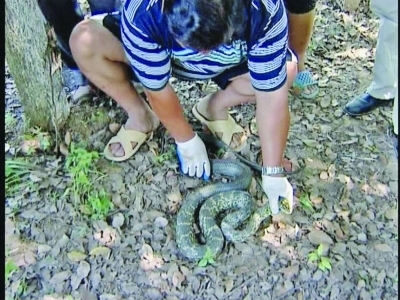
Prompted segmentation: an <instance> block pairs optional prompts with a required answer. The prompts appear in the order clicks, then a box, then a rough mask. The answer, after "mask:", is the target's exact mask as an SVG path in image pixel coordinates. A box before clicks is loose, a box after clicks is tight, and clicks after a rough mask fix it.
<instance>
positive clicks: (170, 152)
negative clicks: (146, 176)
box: [154, 145, 176, 165]
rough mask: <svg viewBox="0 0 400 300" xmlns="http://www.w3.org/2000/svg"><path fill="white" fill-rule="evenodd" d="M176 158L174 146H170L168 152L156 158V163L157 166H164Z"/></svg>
mask: <svg viewBox="0 0 400 300" xmlns="http://www.w3.org/2000/svg"><path fill="white" fill-rule="evenodd" d="M175 157H176V151H175V148H174V146H172V145H170V146H169V148H168V150H167V151H166V152H164V153H162V154H160V155H156V156H155V157H154V162H155V163H156V164H157V165H162V164H163V163H164V162H166V161H169V160H172V159H174V158H175Z"/></svg>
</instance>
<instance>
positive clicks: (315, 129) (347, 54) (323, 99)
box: [5, 1, 398, 300]
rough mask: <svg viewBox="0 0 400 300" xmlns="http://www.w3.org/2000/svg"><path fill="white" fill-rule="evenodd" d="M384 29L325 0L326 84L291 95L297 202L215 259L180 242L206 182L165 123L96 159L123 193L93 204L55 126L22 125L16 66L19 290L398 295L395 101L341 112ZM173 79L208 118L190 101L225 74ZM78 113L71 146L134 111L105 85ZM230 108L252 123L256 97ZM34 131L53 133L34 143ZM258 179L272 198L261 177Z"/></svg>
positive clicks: (108, 182)
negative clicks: (195, 195) (131, 145)
mask: <svg viewBox="0 0 400 300" xmlns="http://www.w3.org/2000/svg"><path fill="white" fill-rule="evenodd" d="M377 29H378V19H377V18H376V17H375V16H374V15H372V14H371V13H370V12H369V10H368V8H367V6H366V3H364V2H362V7H361V8H360V9H358V10H357V11H356V12H355V13H352V14H350V13H347V12H344V11H343V10H342V9H341V7H339V6H338V5H337V4H336V2H335V4H332V2H328V1H321V2H320V3H319V4H318V6H317V18H316V23H315V33H314V36H313V38H312V42H311V45H310V49H309V57H308V68H309V69H311V70H312V71H313V73H314V74H316V76H318V81H319V87H320V94H319V96H318V97H317V99H315V100H304V99H299V98H296V97H294V96H291V97H290V106H291V128H290V134H289V140H288V146H287V150H286V155H287V156H288V157H289V158H290V159H291V160H292V161H294V162H296V163H298V164H299V165H304V166H305V169H304V171H303V172H302V173H300V174H298V175H295V176H293V177H292V178H291V179H290V180H291V182H292V183H293V185H295V186H296V196H297V206H296V208H295V211H294V212H293V214H292V215H277V216H275V217H274V218H272V219H269V220H267V222H265V223H264V224H263V225H262V227H261V228H260V230H259V232H258V233H257V235H256V236H254V237H252V238H250V239H248V240H247V241H246V242H244V243H237V244H232V243H228V244H226V245H225V248H224V250H223V252H222V253H221V254H220V255H219V256H218V257H217V258H216V263H215V265H208V266H206V267H199V266H198V265H197V263H195V262H188V261H187V260H186V259H185V258H184V257H182V255H181V254H180V253H179V251H178V249H177V246H176V243H175V232H174V226H175V220H176V212H177V210H178V209H179V206H180V203H181V202H182V201H184V200H185V197H186V195H187V194H188V193H189V192H190V191H192V190H193V189H194V188H196V187H197V186H200V185H202V184H203V182H201V181H200V180H197V179H190V178H187V177H185V176H183V175H181V174H180V173H179V172H178V169H177V162H176V158H175V155H174V153H173V150H172V148H171V145H173V140H172V139H171V137H170V135H169V134H168V133H167V132H166V131H165V129H164V128H162V127H160V128H159V129H158V130H157V131H156V134H155V136H154V137H153V139H152V140H151V141H149V142H147V143H146V144H145V145H144V146H142V148H141V149H140V151H139V152H138V153H137V154H136V155H135V156H134V157H133V158H131V159H129V160H128V161H126V162H122V163H111V162H109V161H107V160H105V159H104V158H102V157H101V155H100V158H99V159H97V160H95V161H96V162H95V164H93V165H90V168H91V170H90V171H94V170H97V171H98V172H101V173H102V174H104V176H103V177H102V176H99V175H91V176H97V177H90V180H92V181H91V182H90V184H91V185H90V188H91V191H101V189H104V191H105V192H106V196H105V197H108V198H109V199H111V200H110V201H112V207H111V209H110V210H109V211H107V213H106V214H105V215H103V216H101V215H100V217H93V215H92V217H89V216H88V213H87V212H86V213H85V209H84V208H85V207H84V206H82V205H80V202H79V201H81V200H82V198H80V197H83V188H82V189H81V190H79V188H77V191H78V197H74V196H73V193H72V192H71V191H72V190H73V189H74V187H76V186H77V185H76V182H74V178H77V177H73V176H72V175H71V172H67V168H66V166H65V157H64V156H63V155H60V154H55V153H53V151H52V150H53V147H54V145H53V144H52V142H53V141H52V138H51V137H49V136H48V135H46V133H42V132H40V131H38V130H34V129H32V128H25V127H24V122H23V112H22V108H21V105H20V103H19V100H18V95H17V92H16V89H15V86H14V84H13V81H12V78H11V75H10V74H9V72H8V70H7V69H6V73H5V79H6V90H5V95H6V97H5V102H6V159H8V160H17V159H20V160H21V159H22V160H24V161H28V162H29V163H31V164H32V165H33V166H31V167H29V168H28V167H26V168H27V170H28V171H27V172H26V173H24V175H21V180H20V181H19V182H18V184H19V185H18V186H17V192H15V191H14V192H13V193H11V192H9V193H7V194H6V198H5V203H6V206H5V225H6V228H5V237H6V239H5V241H6V245H5V247H6V257H5V260H6V297H7V299H46V300H50V299H84V300H91V299H101V300H112V299H113V300H114V299H168V300H174V299H245V300H250V299H288V300H289V299H297V300H300V299H365V300H367V299H397V297H398V254H397V253H398V208H397V197H398V171H397V170H398V161H397V159H396V157H395V155H394V151H393V148H392V143H391V140H390V138H389V136H388V129H389V128H390V126H391V125H390V122H391V111H392V108H391V107H383V108H380V109H378V110H376V111H374V112H373V113H371V114H370V115H367V116H363V117H360V118H350V117H348V116H346V115H344V114H343V112H342V109H343V106H344V105H345V104H346V102H347V101H349V100H350V99H351V98H352V97H354V96H355V95H357V94H359V93H362V92H364V90H365V88H366V87H367V86H368V84H369V82H370V81H371V70H372V66H373V57H374V50H375V41H376V36H377ZM173 84H174V87H175V88H176V90H177V91H178V93H179V95H180V98H181V99H182V103H183V105H184V108H185V111H186V113H187V116H188V117H189V119H190V121H191V123H192V124H193V125H194V126H195V128H196V129H199V130H200V125H199V124H198V122H197V121H195V119H194V118H193V115H192V114H191V113H190V109H191V107H192V105H193V104H194V103H195V101H196V100H197V99H199V97H202V96H203V95H205V94H208V93H210V92H212V91H213V90H215V89H216V86H215V85H213V84H211V83H207V82H180V81H174V82H173ZM72 115H73V118H71V121H70V122H69V125H68V128H66V129H67V130H68V133H67V130H66V131H65V132H63V134H65V135H66V137H65V145H63V146H62V147H61V148H62V149H61V152H62V153H64V154H65V153H66V149H67V146H69V151H70V153H71V152H72V151H73V150H72V148H71V141H72V143H75V144H76V145H79V147H81V148H86V149H87V150H88V151H89V150H90V151H98V152H99V153H101V152H102V150H103V148H104V146H105V143H106V142H107V141H108V139H109V138H110V137H111V136H112V135H113V133H112V132H111V131H115V127H116V126H117V125H116V124H114V123H117V124H123V122H124V121H125V116H124V115H123V114H122V112H121V110H120V109H119V108H117V107H116V106H115V105H114V104H110V101H108V100H107V101H106V100H104V98H103V97H98V98H96V99H94V101H93V102H90V103H82V104H80V105H79V106H75V107H74V108H73V111H72ZM232 115H233V116H234V117H235V119H236V120H237V121H238V122H239V123H240V124H241V125H242V126H244V127H245V128H247V129H248V131H249V133H251V132H252V130H251V120H252V119H253V118H254V107H253V106H250V105H244V106H241V107H236V108H234V109H233V110H232ZM110 124H111V126H110ZM35 139H36V140H39V144H40V145H41V146H43V145H45V146H46V145H47V144H46V143H44V142H43V141H48V142H49V143H50V144H51V145H52V146H51V147H42V148H44V150H36V151H35V150H32V149H34V148H35V143H34V142H32V140H35ZM29 141H31V142H29ZM21 143H22V146H21ZM27 143H28V146H27ZM32 145H33V146H32ZM76 147H78V146H76ZM7 148H8V149H7ZM27 149H28V150H27ZM29 149H31V150H29ZM259 151H260V147H259V142H258V139H257V137H256V136H255V135H254V134H253V135H251V136H250V143H249V146H248V148H246V149H244V151H243V152H242V154H243V155H245V156H247V157H249V158H250V159H252V160H254V161H255V160H256V156H257V154H258V153H259ZM87 153H89V152H87ZM84 155H86V154H84ZM210 155H212V154H210ZM82 157H83V156H80V159H83V158H82ZM85 157H87V156H85ZM91 174H92V173H91ZM93 174H95V173H93ZM22 176H23V177H22ZM93 178H96V180H94V179H93ZM250 192H251V193H252V194H253V195H254V198H255V201H257V202H258V203H259V204H265V203H266V198H265V196H263V195H262V193H261V191H260V189H259V187H258V186H257V185H256V184H253V185H252V187H251V189H250ZM79 195H80V196H79ZM320 244H322V253H320V257H323V258H327V259H328V260H329V261H330V265H331V269H330V270H324V271H322V270H321V269H320V268H319V267H318V260H317V261H315V262H309V254H310V253H312V252H314V251H316V249H317V248H318V246H319V245H320Z"/></svg>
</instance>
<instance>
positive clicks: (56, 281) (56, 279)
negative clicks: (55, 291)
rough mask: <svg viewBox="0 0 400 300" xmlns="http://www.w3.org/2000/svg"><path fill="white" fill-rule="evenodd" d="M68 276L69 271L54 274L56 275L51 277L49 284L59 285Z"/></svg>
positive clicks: (69, 274)
mask: <svg viewBox="0 0 400 300" xmlns="http://www.w3.org/2000/svg"><path fill="white" fill-rule="evenodd" d="M70 276H71V272H70V271H62V272H59V273H56V274H54V276H53V277H51V279H50V283H51V284H52V285H57V284H60V283H62V282H64V281H65V280H67V279H68V278H69V277H70Z"/></svg>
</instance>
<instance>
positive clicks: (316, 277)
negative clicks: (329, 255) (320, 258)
mask: <svg viewBox="0 0 400 300" xmlns="http://www.w3.org/2000/svg"><path fill="white" fill-rule="evenodd" d="M322 275H323V274H322V271H321V270H317V271H316V272H315V273H314V275H313V278H312V279H313V280H314V281H320V280H321V278H322Z"/></svg>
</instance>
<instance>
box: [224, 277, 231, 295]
mask: <svg viewBox="0 0 400 300" xmlns="http://www.w3.org/2000/svg"><path fill="white" fill-rule="evenodd" d="M223 283H224V287H225V293H229V292H230V291H231V290H232V288H233V280H232V279H231V278H229V279H227V280H225V281H224V282H223Z"/></svg>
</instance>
